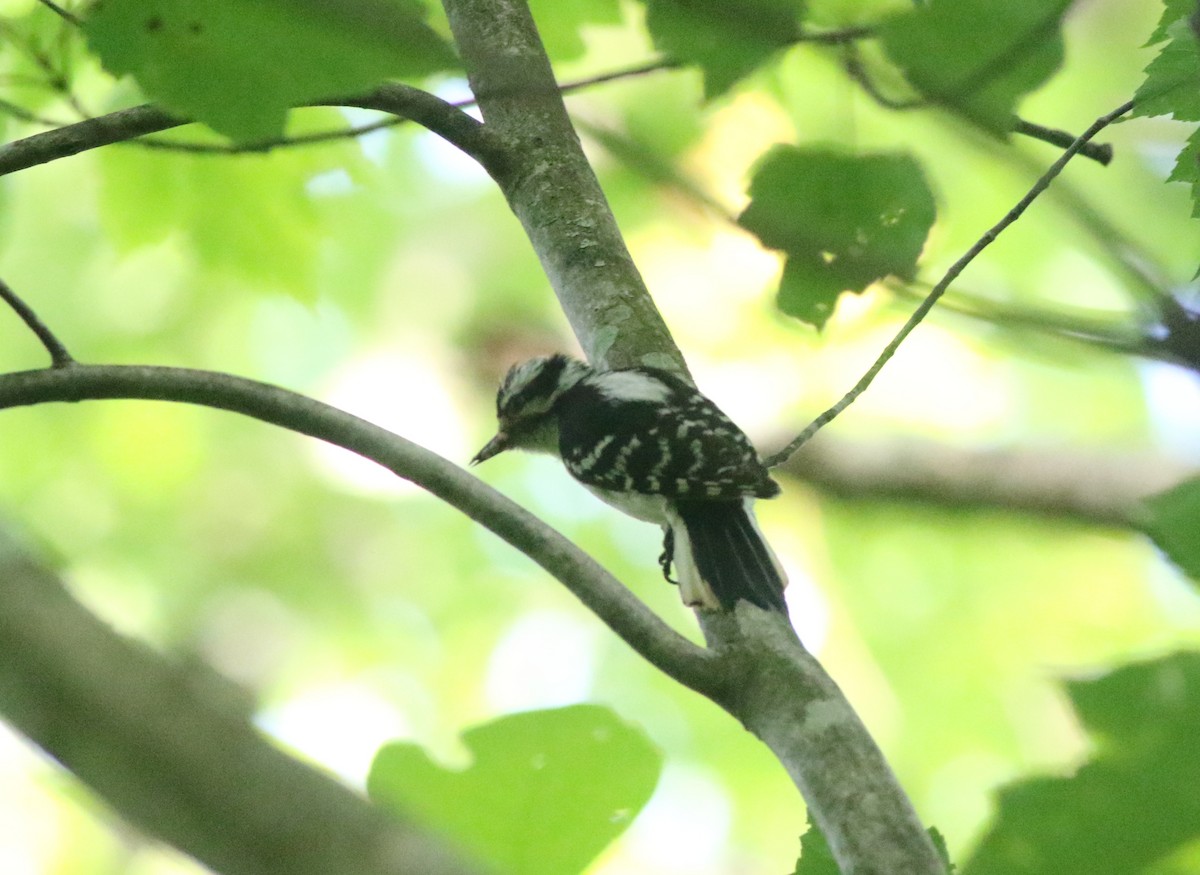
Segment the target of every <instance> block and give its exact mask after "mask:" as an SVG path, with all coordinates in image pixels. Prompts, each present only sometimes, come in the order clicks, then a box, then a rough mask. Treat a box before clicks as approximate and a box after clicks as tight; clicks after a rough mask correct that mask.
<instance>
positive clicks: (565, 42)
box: [529, 0, 621, 61]
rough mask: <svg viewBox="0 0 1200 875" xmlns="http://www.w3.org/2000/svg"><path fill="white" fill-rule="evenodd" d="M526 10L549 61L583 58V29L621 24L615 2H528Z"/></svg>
mask: <svg viewBox="0 0 1200 875" xmlns="http://www.w3.org/2000/svg"><path fill="white" fill-rule="evenodd" d="M529 9H530V11H531V12H532V13H533V20H534V21H536V22H537V29H538V34H539V35H540V36H541V38H542V43H543V45H545V47H546V54H548V55H549V56H550V59H551V60H553V61H571V60H574V59H576V58H578V57H580V56H581V55H582V54H583V52H584V50H585V48H586V45H585V44H584V42H583V33H582V30H583V28H584V26H585V25H589V24H620V23H621V4H620V3H619V2H618V0H531V2H530V4H529Z"/></svg>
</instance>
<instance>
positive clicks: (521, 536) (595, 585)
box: [0, 364, 722, 695]
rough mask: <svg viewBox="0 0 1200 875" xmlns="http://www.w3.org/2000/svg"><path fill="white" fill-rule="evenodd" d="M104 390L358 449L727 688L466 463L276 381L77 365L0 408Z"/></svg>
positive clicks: (583, 557) (667, 656) (14, 380)
mask: <svg viewBox="0 0 1200 875" xmlns="http://www.w3.org/2000/svg"><path fill="white" fill-rule="evenodd" d="M100 398H141V399H147V400H160V401H178V402H186V403H190V404H200V405H203V406H205V407H214V408H217V409H220V410H229V411H233V412H234V413H241V414H244V415H246V416H250V417H253V418H254V419H259V420H262V421H263V422H268V423H271V424H272V425H278V426H280V427H282V428H286V429H289V430H291V431H295V432H299V433H300V434H305V435H309V436H310V437H315V438H319V439H321V440H324V441H328V442H329V443H331V444H335V445H336V446H339V447H343V448H345V449H347V450H350V451H351V452H354V453H358V454H359V455H361V456H364V457H365V458H368V459H370V460H371V461H373V462H377V463H379V464H380V465H382V466H383V467H385V468H387V469H388V470H389V471H392V472H393V473H394V474H396V475H397V476H399V477H403V478H404V479H406V480H410V481H412V482H413V483H415V484H417V485H418V486H421V487H422V488H424V489H427V490H429V491H430V492H432V493H433V494H434V495H436V496H437V497H438V498H440V499H442V500H443V501H445V502H447V503H449V504H451V505H453V506H454V507H456V508H458V509H459V510H460V511H462V512H463V513H464V514H466V515H467V516H469V517H470V518H471V519H473V520H475V521H476V522H478V523H481V524H482V525H483V526H485V527H486V528H488V529H491V530H492V531H493V532H495V533H496V534H497V535H499V536H500V537H501V538H503V539H504V540H505V541H507V542H508V543H510V544H512V545H513V546H514V547H516V548H517V549H518V550H520V551H521V552H522V553H524V554H525V555H527V556H529V557H530V558H531V559H533V561H535V562H536V563H537V564H538V565H540V566H542V568H544V569H546V570H547V571H548V572H550V574H552V575H553V576H554V577H556V578H558V580H560V581H561V582H562V583H563V584H564V585H565V586H566V587H567V588H568V589H569V590H571V592H572V593H573V594H574V595H575V596H576V597H577V598H578V599H579V600H580V601H582V602H583V603H584V604H585V605H586V606H587V607H588V608H589V609H590V610H591V611H592V612H593V613H594V614H596V616H598V617H599V618H600V619H601V620H602V621H603V622H604V623H606V624H607V625H608V626H609V628H611V629H612V630H613V631H614V632H616V633H617V635H618V636H620V637H621V638H622V639H623V640H624V641H625V642H626V643H628V644H629V646H630V647H632V648H633V649H634V650H636V651H637V652H638V653H639V654H640V655H641V656H642V657H644V658H645V659H646V660H647V661H648V662H650V663H651V664H652V665H654V666H656V667H657V668H659V669H660V670H661V671H663V672H664V673H666V674H667V675H669V676H670V677H672V678H674V679H675V680H677V681H679V682H680V683H682V684H684V685H685V686H688V687H690V688H692V689H694V690H697V691H698V692H701V693H704V694H706V695H714V694H715V692H716V691H717V690H718V689H719V688H720V686H721V682H722V679H721V677H720V675H719V674H718V673H717V672H716V671H715V664H716V660H715V658H714V657H713V654H711V653H708V652H707V651H705V650H704V649H703V648H700V647H697V646H696V645H695V644H693V643H692V642H690V641H688V640H687V639H686V638H684V637H683V636H682V635H680V634H679V633H678V632H676V631H675V630H673V629H671V628H670V627H669V626H667V624H666V623H664V622H663V621H662V620H660V619H659V618H658V617H657V616H656V615H655V614H654V613H653V612H651V611H650V609H649V608H647V607H646V606H645V605H644V604H643V603H642V602H641V601H640V600H638V598H637V597H636V596H634V595H633V593H631V592H630V591H629V590H628V589H626V588H625V586H623V585H622V584H621V582H620V581H618V580H617V579H616V578H615V577H613V576H612V575H611V574H609V573H608V572H607V571H605V570H604V569H603V568H602V567H600V565H598V564H597V563H596V561H595V560H594V559H592V558H591V557H590V556H588V555H587V554H586V553H584V552H583V551H582V550H580V549H579V548H578V547H576V546H575V545H574V544H572V543H571V542H570V541H568V540H567V539H566V538H564V537H563V536H562V535H560V534H559V533H558V532H556V531H554V530H553V529H552V528H550V527H549V526H547V525H546V524H545V523H543V522H542V521H541V520H539V519H538V518H537V517H535V516H534V515H533V514H531V513H529V511H527V510H525V509H524V508H522V507H521V506H519V505H517V504H515V503H514V502H512V501H511V500H509V499H507V498H505V497H504V496H502V495H500V494H499V493H498V492H496V491H495V490H493V489H492V488H491V487H489V486H487V485H486V484H484V483H483V482H482V481H480V480H478V479H476V478H475V477H472V476H471V475H470V474H468V473H467V472H466V471H464V470H463V469H462V468H460V467H458V466H457V465H454V464H452V463H451V462H448V461H446V460H445V459H443V458H442V457H441V456H438V455H437V454H436V453H432V452H430V451H429V450H426V449H424V448H423V447H420V446H417V445H416V444H414V443H411V442H410V441H407V440H405V439H404V438H402V437H399V436H397V435H394V434H392V433H391V432H389V431H387V430H385V429H382V428H380V427H379V426H377V425H373V424H371V423H369V422H366V421H365V420H362V419H359V418H358V417H356V416H352V415H351V414H349V413H345V412H344V411H341V410H338V409H337V408H335V407H331V406H330V405H328V404H323V403H321V402H320V401H316V400H315V399H312V398H308V397H306V396H304V395H300V394H298V393H295V392H290V391H288V390H286V389H281V388H279V387H277V386H270V385H267V384H265V383H259V382H256V381H254V380H248V379H244V378H242V377H235V376H233V375H231V374H222V373H217V372H213V371H197V370H189V369H185V368H161V367H149V366H121V365H78V364H77V365H73V366H72V367H70V368H59V369H48V370H40V371H24V372H22V373H16V374H5V375H0V409H5V408H9V407H21V406H25V405H30V404H43V403H46V402H50V401H86V400H91V399H100Z"/></svg>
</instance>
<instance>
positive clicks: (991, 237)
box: [763, 101, 1133, 467]
mask: <svg viewBox="0 0 1200 875" xmlns="http://www.w3.org/2000/svg"><path fill="white" fill-rule="evenodd" d="M1131 109H1133V101H1127V102H1126V103H1123V104H1121V105H1120V106H1118V107H1117V108H1116V109H1114V110H1113V111H1112V112H1109V113H1106V114H1104V115H1102V116H1100V118H1098V119H1096V120H1095V121H1094V122H1092V124H1091V126H1090V127H1088V129H1087V130H1086V131H1084V132H1083V133H1082V134H1080V135H1079V136H1078V137H1077V138H1076V140H1075V142H1074V143H1072V144H1071V145H1070V146H1069V147H1068V148H1067V149H1066V150H1065V151H1064V152H1063V153H1062V155H1060V156H1059V158H1058V160H1057V161H1055V162H1054V163H1053V164H1051V165H1050V167H1049V169H1048V170H1047V171H1046V172H1045V173H1043V174H1042V176H1041V178H1039V179H1038V181H1037V182H1035V183H1034V184H1033V187H1032V188H1031V189H1029V191H1028V192H1027V193H1026V194H1025V196H1024V197H1023V198H1021V200H1020V201H1018V202H1017V205H1016V206H1014V207H1013V208H1012V209H1011V210H1009V211H1008V213H1007V214H1006V215H1005V216H1004V218H1003V219H1001V220H1000V221H999V222H997V223H996V224H995V225H993V226H992V227H991V228H989V229H988V230H987V232H986V233H985V234H984V235H983V236H982V237H980V238H979V240H977V241H976V242H975V245H974V246H972V247H971V248H970V249H968V250H967V251H966V253H965V254H964V255H963V256H962V258H960V259H958V261H956V262H954V264H952V265H951V266H950V269H949V270H947V271H946V274H945V275H944V276H943V277H942V278H941V279H940V280H938V281H937V283H936V284H935V285H934V287H933V288H932V289H931V290H930V292H929V294H928V295H926V296H925V300H924V301H922V302H921V304H920V306H918V307H917V309H916V310H914V311H913V314H912V316H910V317H909V319H908V321H907V322H905V323H904V325H903V326H902V327H901V328H900V330H899V331H898V332H896V336H895V337H893V338H892V340H891V342H890V343H888V345H887V346H885V347H884V348H883V352H881V353H880V354H879V357H878V358H877V359H875V363H874V364H872V365H871V367H869V368H868V369H867V372H866V373H865V374H863V376H862V378H861V379H859V381H858V382H857V383H855V384H854V387H853V388H851V389H850V391H849V392H847V393H846V394H845V395H843V396H842V398H841V400H839V401H838V402H837V404H835V405H833V406H832V407H830V408H829V409H828V410H826V411H825V412H824V413H822V414H821V415H820V416H818V417H817V418H816V419H814V420H813V421H812V422H811V423H810V424H809V426H808V427H807V428H806V429H804V431H802V432H800V434H799V435H797V436H796V437H795V439H793V440H792V441H791V443H789V444H788V445H787V446H786V447H784V448H783V449H782V450H780V451H779V452H777V453H774V454H773V455H771V456H769V457H768V458H766V459H764V460H763V461H764V463H765V464H766V465H767V466H768V467H775V466H776V465H779V464H782V463H783V462H786V461H787V460H788V458H789V457H790V456H791V455H792V453H794V452H796V450H798V449H799V448H800V447H802V446H804V444H805V443H807V442H808V441H809V440H810V439H811V438H812V436H813V435H815V434H816V433H817V432H818V431H820V430H821V428H822V427H824V426H825V425H827V424H828V423H829V422H831V421H832V420H833V419H834V418H835V417H837V416H838V415H839V414H840V413H841V412H842V411H843V410H845V409H846V408H847V407H849V406H850V405H851V404H853V403H854V401H855V399H857V398H858V396H859V395H861V394H862V393H863V392H865V391H867V389H868V388H869V387H870V385H871V383H873V382H874V381H875V377H877V376H878V375H879V372H880V371H882V370H883V366H884V365H886V364H887V363H888V362H889V361H890V360H891V358H892V356H893V355H895V354H896V350H897V349H899V348H900V344H902V343H903V342H904V340H905V338H907V337H908V335H910V334H912V332H913V330H914V329H915V328H916V327H917V326H918V325H920V324H921V322H922V320H924V318H925V317H926V316H927V315H929V311H930V310H932V309H933V305H934V304H936V303H937V302H938V299H939V298H941V296H942V295H943V294H945V292H946V289H948V288H950V284H951V283H952V282H954V281H955V280H956V279H958V276H959V274H961V273H962V272H963V271H964V270H966V267H967V265H969V264H970V263H971V262H972V261H974V260H975V258H976V256H978V255H979V254H980V253H981V252H983V250H985V249H987V247H988V246H990V245H991V244H992V242H993V241H995V239H996V238H997V237H999V236H1000V234H1001V233H1002V232H1003V231H1004V229H1006V228H1007V227H1008V226H1009V225H1011V224H1012V223H1013V222H1015V221H1016V220H1017V219H1019V218H1020V217H1021V215H1022V214H1023V213H1024V212H1025V210H1026V209H1028V208H1029V205H1030V204H1031V203H1033V202H1034V201H1035V200H1037V198H1038V196H1039V195H1040V194H1041V193H1042V192H1043V191H1045V190H1046V189H1047V188H1048V187H1049V185H1050V183H1051V182H1053V181H1054V178H1055V177H1056V176H1058V174H1059V173H1061V172H1062V169H1063V168H1064V167H1066V166H1067V163H1068V162H1069V161H1070V160H1071V159H1072V158H1074V157H1075V155H1076V154H1077V153H1078V152H1079V150H1080V149H1082V148H1083V147H1084V146H1085V145H1086V144H1087V142H1088V141H1089V140H1091V139H1092V137H1094V136H1096V134H1098V133H1100V131H1102V130H1104V128H1106V127H1108V126H1109V125H1110V124H1112V123H1113V122H1114V121H1116V120H1117V119H1119V118H1120V117H1121V116H1123V115H1125V114H1126V113H1127V112H1129V111H1130V110H1131Z"/></svg>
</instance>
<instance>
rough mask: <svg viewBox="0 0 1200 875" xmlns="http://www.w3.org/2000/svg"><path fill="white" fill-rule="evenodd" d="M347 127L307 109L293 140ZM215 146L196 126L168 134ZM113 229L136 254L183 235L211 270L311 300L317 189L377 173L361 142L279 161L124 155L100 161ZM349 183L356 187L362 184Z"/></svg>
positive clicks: (141, 152)
mask: <svg viewBox="0 0 1200 875" xmlns="http://www.w3.org/2000/svg"><path fill="white" fill-rule="evenodd" d="M344 125H345V119H344V118H343V117H342V116H341V114H340V113H339V112H338V111H337V110H335V109H322V108H317V109H306V110H304V111H303V112H302V113H296V114H295V115H294V117H293V121H292V123H291V124H289V130H290V131H291V132H292V133H301V132H303V131H305V130H308V129H315V130H328V129H331V128H337V127H339V126H344ZM160 139H163V140H185V141H188V142H200V143H206V144H213V143H216V142H217V137H216V136H214V135H213V134H211V133H208V134H206V132H205V131H204V129H203V128H197V127H191V128H188V129H186V130H184V131H180V132H178V133H174V132H172V134H170V135H167V136H163V137H161V138H160ZM98 158H99V162H100V168H101V174H102V180H103V185H102V188H101V199H100V208H101V215H102V217H103V220H104V226H105V230H106V231H107V232H108V235H109V238H110V239H111V240H112V241H113V243H115V244H116V245H117V246H118V247H120V248H122V249H125V250H132V249H136V248H139V247H142V246H147V245H153V244H157V243H160V242H162V241H163V240H166V239H167V238H168V237H172V236H174V237H178V238H179V239H180V240H182V241H183V242H184V243H185V245H186V247H187V249H188V250H189V251H190V253H191V254H192V255H193V256H194V257H195V258H196V260H197V261H198V262H199V263H200V264H201V265H203V266H205V267H207V268H209V269H210V270H212V271H213V272H214V273H216V274H225V275H228V276H231V277H234V278H238V279H244V280H246V281H248V282H249V283H250V284H252V285H255V286H265V287H268V288H271V289H275V290H278V291H282V292H284V293H286V294H289V295H291V296H292V297H295V298H298V299H300V300H304V301H312V300H313V299H315V297H316V288H315V269H316V264H317V259H318V256H319V254H320V246H319V241H320V240H321V239H322V230H321V229H322V227H323V226H322V223H321V220H320V217H319V215H318V214H317V210H316V207H315V204H314V202H313V196H312V195H311V194H310V192H309V190H308V186H309V184H310V183H311V182H312V180H313V179H314V178H316V177H317V176H319V175H320V174H322V173H332V172H338V173H341V172H347V173H348V174H358V173H361V172H363V171H364V169H365V168H366V167H367V166H368V165H367V164H366V162H365V161H364V160H363V159H362V156H361V152H360V151H359V148H358V146H357V144H356V143H354V142H353V141H341V142H334V143H332V144H328V145H323V146H320V147H309V148H302V149H287V150H279V151H276V152H273V153H271V154H270V155H255V154H249V155H236V156H234V155H218V156H212V155H200V156H196V155H189V154H180V153H176V152H170V151H157V150H149V149H139V148H136V147H130V146H125V147H120V148H115V149H105V150H103V151H102V152H100V154H99V156H98ZM353 179H354V177H353V176H349V175H348V176H347V177H346V179H345V182H346V184H347V186H349V185H351V184H352V182H353Z"/></svg>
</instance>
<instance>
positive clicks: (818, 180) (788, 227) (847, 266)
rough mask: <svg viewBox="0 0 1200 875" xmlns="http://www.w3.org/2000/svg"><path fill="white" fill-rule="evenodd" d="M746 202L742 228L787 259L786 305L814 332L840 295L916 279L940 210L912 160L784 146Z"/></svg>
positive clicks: (761, 171)
mask: <svg viewBox="0 0 1200 875" xmlns="http://www.w3.org/2000/svg"><path fill="white" fill-rule="evenodd" d="M750 198H751V202H750V206H748V207H747V208H746V210H745V212H743V213H742V215H741V216H740V217H739V218H738V223H739V224H740V225H742V227H744V228H746V229H747V230H748V231H750V232H752V233H753V234H755V235H757V236H758V238H759V239H760V240H761V241H762V243H763V245H764V246H767V247H769V248H771V249H779V250H782V251H783V252H786V253H787V255H788V260H787V264H786V265H785V266H784V271H783V279H782V281H781V283H780V287H779V306H780V309H782V310H783V311H784V312H785V313H787V314H788V315H790V316H795V317H797V318H799V319H802V320H804V321H805V322H809V323H811V324H813V325H815V326H817V327H818V328H820V327H821V326H823V325H824V324H825V321H826V320H827V319H828V318H829V316H830V315H831V314H832V313H833V308H834V304H835V303H836V302H837V298H838V295H840V294H841V293H842V292H845V291H851V292H861V291H862V290H863V289H865V288H866V287H867V286H869V285H870V284H871V283H873V282H875V281H877V280H880V279H883V278H884V277H886V276H889V275H894V276H898V277H901V278H904V279H908V278H911V277H912V275H913V272H914V270H915V268H916V263H917V258H918V256H919V255H920V254H921V247H922V246H923V245H924V243H925V237H926V235H927V234H928V233H929V228H930V226H932V224H933V220H934V217H935V214H936V208H935V205H934V201H933V195H932V194H931V193H930V191H929V187H928V186H927V185H926V183H925V178H924V176H923V174H922V173H921V168H920V167H919V166H918V164H917V162H916V161H915V160H913V159H912V158H911V157H909V156H907V155H865V156H854V155H847V154H843V153H841V152H837V151H834V150H832V149H821V148H814V147H806V148H796V147H794V146H778V147H776V148H774V149H772V150H771V151H770V152H769V153H768V154H767V156H766V158H765V159H764V160H763V161H762V163H761V164H760V165H759V166H758V169H757V170H756V171H755V174H754V179H753V180H752V181H751V183H750Z"/></svg>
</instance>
